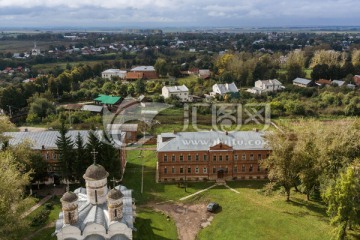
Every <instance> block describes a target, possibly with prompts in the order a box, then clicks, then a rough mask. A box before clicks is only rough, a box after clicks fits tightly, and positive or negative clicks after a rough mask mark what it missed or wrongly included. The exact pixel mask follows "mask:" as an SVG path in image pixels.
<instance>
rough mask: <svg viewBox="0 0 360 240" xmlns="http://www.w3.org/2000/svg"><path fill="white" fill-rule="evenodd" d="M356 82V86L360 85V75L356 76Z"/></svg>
mask: <svg viewBox="0 0 360 240" xmlns="http://www.w3.org/2000/svg"><path fill="white" fill-rule="evenodd" d="M354 83H355V85H356V86H360V75H355V76H354Z"/></svg>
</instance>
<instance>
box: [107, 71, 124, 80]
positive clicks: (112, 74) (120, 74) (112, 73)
mask: <svg viewBox="0 0 360 240" xmlns="http://www.w3.org/2000/svg"><path fill="white" fill-rule="evenodd" d="M101 77H102V78H107V79H111V78H112V77H119V78H120V79H125V78H126V71H124V70H120V69H108V70H105V71H103V72H102V73H101Z"/></svg>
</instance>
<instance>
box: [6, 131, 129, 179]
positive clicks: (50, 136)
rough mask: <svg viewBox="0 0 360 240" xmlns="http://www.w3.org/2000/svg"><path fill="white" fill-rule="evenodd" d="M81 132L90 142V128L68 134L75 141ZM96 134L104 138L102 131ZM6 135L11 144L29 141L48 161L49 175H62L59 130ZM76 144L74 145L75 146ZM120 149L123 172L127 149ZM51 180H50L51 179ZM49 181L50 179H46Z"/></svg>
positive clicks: (122, 170) (85, 139)
mask: <svg viewBox="0 0 360 240" xmlns="http://www.w3.org/2000/svg"><path fill="white" fill-rule="evenodd" d="M78 134H80V136H81V137H82V139H83V141H84V143H86V142H88V136H89V131H88V130H71V131H68V132H67V136H68V137H70V139H71V140H72V141H73V142H75V141H76V138H77V136H78ZM94 134H95V135H98V136H99V138H103V137H102V136H101V135H102V134H103V132H102V131H95V133H94ZM4 135H5V136H7V137H9V145H10V146H12V145H17V144H21V143H23V142H24V141H29V142H30V143H31V144H32V146H31V148H32V149H33V150H34V151H37V152H39V153H40V154H41V155H42V157H43V160H44V161H46V162H47V163H48V173H49V176H61V172H60V170H61V169H60V159H61V154H60V153H59V151H58V147H57V145H56V140H57V138H58V136H59V135H60V134H59V132H58V131H40V132H5V133H4ZM121 138H122V141H124V139H123V138H125V132H124V133H121ZM75 147H76V146H74V148H75ZM116 148H117V149H118V151H119V156H120V159H119V164H120V165H121V167H120V169H121V174H123V173H124V170H125V165H126V151H125V148H124V147H122V146H116ZM49 181H50V180H49ZM46 182H48V180H46Z"/></svg>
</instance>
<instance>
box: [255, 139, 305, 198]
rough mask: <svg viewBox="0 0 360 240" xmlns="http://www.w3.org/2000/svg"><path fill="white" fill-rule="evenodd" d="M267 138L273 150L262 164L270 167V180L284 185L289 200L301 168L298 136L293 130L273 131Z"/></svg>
mask: <svg viewBox="0 0 360 240" xmlns="http://www.w3.org/2000/svg"><path fill="white" fill-rule="evenodd" d="M266 140H267V141H268V144H269V147H270V148H271V149H272V152H271V155H270V157H268V158H266V159H264V160H263V161H262V163H261V164H262V166H263V167H264V168H267V169H268V177H269V179H270V181H271V182H274V183H276V184H278V185H280V186H282V187H284V189H285V192H286V200H287V201H289V200H290V190H291V188H292V187H294V186H295V185H296V182H297V180H298V174H299V172H300V168H301V165H300V163H299V161H298V159H297V158H296V155H295V147H296V144H297V137H296V135H294V133H292V132H287V133H282V132H273V133H268V134H267V135H266Z"/></svg>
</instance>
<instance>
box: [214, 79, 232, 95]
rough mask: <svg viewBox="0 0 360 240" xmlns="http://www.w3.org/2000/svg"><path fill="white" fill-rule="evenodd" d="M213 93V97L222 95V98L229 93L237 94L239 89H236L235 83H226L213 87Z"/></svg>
mask: <svg viewBox="0 0 360 240" xmlns="http://www.w3.org/2000/svg"><path fill="white" fill-rule="evenodd" d="M212 89H213V91H212V92H211V93H210V95H211V96H215V95H216V94H220V95H221V96H223V95H225V94H227V93H237V92H239V89H238V88H237V87H236V85H235V83H233V82H232V83H225V84H214V85H213V86H212Z"/></svg>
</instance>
